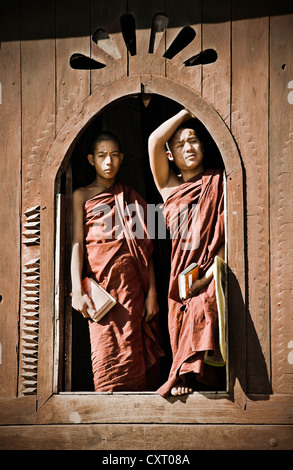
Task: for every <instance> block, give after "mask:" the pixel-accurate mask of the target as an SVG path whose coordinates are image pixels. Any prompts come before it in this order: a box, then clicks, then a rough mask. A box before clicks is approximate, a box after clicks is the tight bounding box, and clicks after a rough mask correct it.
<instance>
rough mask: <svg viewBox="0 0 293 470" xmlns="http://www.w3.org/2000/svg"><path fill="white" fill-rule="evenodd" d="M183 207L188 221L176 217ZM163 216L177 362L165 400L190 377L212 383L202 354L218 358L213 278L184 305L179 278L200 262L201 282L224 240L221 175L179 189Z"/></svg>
mask: <svg viewBox="0 0 293 470" xmlns="http://www.w3.org/2000/svg"><path fill="white" fill-rule="evenodd" d="M196 204H199V206H193V205H196ZM180 205H181V207H185V208H187V210H186V212H185V217H184V215H183V216H182V215H181V216H180V217H178V206H180ZM192 207H193V209H192ZM195 207H197V208H198V207H199V217H198V218H197V219H196V217H194V218H192V214H195V213H196V211H195V210H194V209H195ZM183 212H184V211H183ZM164 216H165V220H166V224H167V227H168V229H169V230H170V232H171V238H172V254H171V273H170V284H169V299H168V306H169V314H168V326H169V334H170V342H171V349H172V356H173V363H172V366H171V370H170V374H169V378H168V380H167V382H165V384H163V385H162V386H161V387H160V388H159V389H158V390H157V392H158V393H159V394H160V395H162V396H167V395H169V393H170V391H171V388H172V387H173V386H174V385H176V383H177V382H178V381H179V379H180V378H183V379H184V374H187V373H190V372H193V373H197V374H198V375H197V378H198V379H199V380H201V381H203V382H205V383H208V378H207V377H205V369H207V368H208V366H207V367H204V353H205V351H207V350H208V351H210V352H209V354H215V353H216V350H217V347H218V312H217V304H216V294H215V282H214V279H212V281H211V282H210V283H209V284H208V285H207V286H206V287H204V288H203V289H201V291H200V292H199V293H198V294H197V295H195V296H194V297H192V298H190V299H187V300H181V299H180V297H179V291H178V274H179V273H180V272H181V271H183V270H184V269H185V268H186V267H187V266H189V265H190V264H191V263H192V262H197V264H198V265H199V272H200V274H199V277H202V276H203V275H204V274H205V272H206V271H207V270H208V269H209V267H210V266H211V265H212V263H213V260H214V257H215V254H216V252H217V250H218V249H219V247H220V246H221V245H222V244H223V242H224V240H225V233H224V191H223V171H222V170H211V169H209V170H206V171H204V172H203V173H201V174H200V175H197V176H195V177H193V178H192V179H190V180H189V181H187V182H186V183H183V184H181V185H180V186H179V187H178V188H176V190H174V191H173V192H172V193H171V195H170V196H169V197H168V198H167V200H166V202H165V204H164ZM184 224H185V225H187V228H189V231H190V232H191V233H192V236H191V239H188V237H187V236H186V233H187V230H186V231H184V230H183V225H184Z"/></svg>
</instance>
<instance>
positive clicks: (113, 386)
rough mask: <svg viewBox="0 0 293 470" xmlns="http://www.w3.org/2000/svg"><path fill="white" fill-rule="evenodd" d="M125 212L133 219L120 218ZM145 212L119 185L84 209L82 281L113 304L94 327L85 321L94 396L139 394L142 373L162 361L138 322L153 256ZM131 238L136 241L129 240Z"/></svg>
mask: <svg viewBox="0 0 293 470" xmlns="http://www.w3.org/2000/svg"><path fill="white" fill-rule="evenodd" d="M129 205H131V206H129ZM126 207H128V208H129V207H130V208H131V210H130V212H132V215H133V218H132V217H131V213H130V214H129V215H125V214H124V212H125V208H126ZM141 208H142V209H143V212H141V213H140V217H139V218H136V219H135V221H136V222H135V224H133V226H132V222H133V219H134V218H135V212H134V209H137V210H138V212H137V213H139V210H141ZM145 212H146V203H145V201H144V200H143V199H142V198H141V197H140V196H139V195H138V194H137V193H136V191H135V190H133V189H132V188H129V187H128V186H126V185H125V184H122V183H115V184H114V185H113V186H111V187H110V188H108V189H106V190H105V191H103V192H101V193H99V194H97V195H96V196H94V197H92V198H91V199H89V200H88V201H86V203H85V206H84V222H85V225H84V227H85V250H84V252H85V263H84V267H85V268H84V272H83V275H84V276H89V277H92V278H93V279H95V280H96V281H97V282H98V283H99V284H100V285H101V286H102V287H104V288H105V289H106V290H107V291H108V292H109V293H110V294H111V295H112V296H113V297H114V298H115V299H116V300H117V304H116V305H115V306H114V307H113V308H112V309H111V310H110V311H109V312H108V313H107V314H106V315H105V316H104V317H103V318H102V320H100V322H98V323H96V322H94V321H92V320H89V330H90V341H91V358H92V368H93V377H94V386H95V391H119V390H128V391H132V390H133V391H134V390H145V389H146V387H147V384H146V371H147V369H149V368H151V367H152V366H153V365H154V364H155V363H156V362H157V360H158V358H159V357H160V356H162V355H163V351H162V350H161V348H160V346H159V344H158V341H157V338H156V336H155V331H153V330H152V329H151V327H150V324H149V323H147V322H146V321H145V319H144V318H143V313H144V303H145V298H146V295H147V291H148V283H149V279H148V266H149V261H150V257H151V254H152V250H153V244H152V240H151V239H150V238H149V237H148V233H147V230H146V225H145V220H146V215H145ZM118 214H120V216H118ZM123 214H124V215H123ZM127 228H128V229H129V232H128V235H129V236H126V233H127ZM133 232H136V233H138V238H133V237H132V236H131V234H132V233H133Z"/></svg>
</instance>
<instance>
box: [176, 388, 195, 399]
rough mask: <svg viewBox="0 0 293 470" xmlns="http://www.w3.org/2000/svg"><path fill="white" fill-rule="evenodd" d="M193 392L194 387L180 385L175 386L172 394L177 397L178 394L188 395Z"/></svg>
mask: <svg viewBox="0 0 293 470" xmlns="http://www.w3.org/2000/svg"><path fill="white" fill-rule="evenodd" d="M192 392H193V390H192V388H190V387H183V386H180V387H173V388H172V390H171V395H173V396H174V397H175V396H178V395H186V394H188V393H192Z"/></svg>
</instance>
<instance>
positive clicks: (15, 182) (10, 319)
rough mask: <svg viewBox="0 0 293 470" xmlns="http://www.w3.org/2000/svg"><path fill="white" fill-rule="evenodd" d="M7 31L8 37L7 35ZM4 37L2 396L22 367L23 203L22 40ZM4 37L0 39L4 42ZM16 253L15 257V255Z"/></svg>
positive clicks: (9, 24)
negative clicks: (20, 321)
mask: <svg viewBox="0 0 293 470" xmlns="http://www.w3.org/2000/svg"><path fill="white" fill-rule="evenodd" d="M19 21H20V12H19V2H15V3H14V4H13V5H12V4H7V5H5V12H2V14H1V20H0V31H1V36H2V35H3V37H7V36H8V37H10V32H11V31H12V30H13V29H15V28H18V31H19ZM6 35H7V36H6ZM17 36H18V34H16V37H15V38H14V40H11V41H7V42H2V43H1V49H0V70H1V75H0V129H1V150H0V175H1V206H0V219H1V221H2V232H1V239H0V251H1V269H0V331H1V333H0V383H1V386H0V395H1V396H2V397H4V396H15V394H16V391H17V370H18V355H17V351H18V318H19V300H20V299H19V293H20V279H19V271H20V234H19V223H20V206H21V181H20V175H21V106H20V103H21V98H20V93H21V91H20V90H21V87H20V41H19V37H18V39H17ZM1 39H2V38H0V41H1ZM12 254H13V256H12Z"/></svg>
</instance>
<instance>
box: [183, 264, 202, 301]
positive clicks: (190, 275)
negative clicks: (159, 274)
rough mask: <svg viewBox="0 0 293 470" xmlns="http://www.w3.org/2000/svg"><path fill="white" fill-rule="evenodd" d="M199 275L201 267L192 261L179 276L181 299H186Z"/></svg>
mask: <svg viewBox="0 0 293 470" xmlns="http://www.w3.org/2000/svg"><path fill="white" fill-rule="evenodd" d="M198 276H199V267H198V264H197V263H191V264H190V265H189V266H188V267H187V268H185V269H184V271H182V272H181V273H180V274H179V276H178V287H179V296H180V299H183V300H184V299H186V298H187V296H188V294H189V289H190V288H191V286H192V284H193V283H194V281H195V280H196V279H198Z"/></svg>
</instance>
